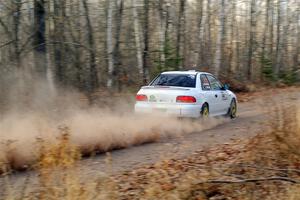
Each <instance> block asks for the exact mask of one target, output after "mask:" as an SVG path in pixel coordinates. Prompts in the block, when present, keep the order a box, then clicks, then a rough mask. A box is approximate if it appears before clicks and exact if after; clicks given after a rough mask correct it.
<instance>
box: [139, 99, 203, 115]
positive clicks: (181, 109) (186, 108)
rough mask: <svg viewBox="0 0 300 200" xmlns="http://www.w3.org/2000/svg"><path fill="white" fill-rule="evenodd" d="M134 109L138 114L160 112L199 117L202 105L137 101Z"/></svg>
mask: <svg viewBox="0 0 300 200" xmlns="http://www.w3.org/2000/svg"><path fill="white" fill-rule="evenodd" d="M134 110H135V113H137V114H152V113H159V114H163V115H170V116H175V117H187V118H198V117H200V112H201V106H199V105H196V104H151V103H144V102H137V103H136V104H135V109H134Z"/></svg>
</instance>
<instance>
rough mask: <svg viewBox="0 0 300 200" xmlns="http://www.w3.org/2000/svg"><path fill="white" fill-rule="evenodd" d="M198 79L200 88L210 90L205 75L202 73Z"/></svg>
mask: <svg viewBox="0 0 300 200" xmlns="http://www.w3.org/2000/svg"><path fill="white" fill-rule="evenodd" d="M200 79H201V86H202V90H211V87H210V84H209V81H208V79H207V77H206V75H204V74H202V75H201V76H200Z"/></svg>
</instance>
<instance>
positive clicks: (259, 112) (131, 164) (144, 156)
mask: <svg viewBox="0 0 300 200" xmlns="http://www.w3.org/2000/svg"><path fill="white" fill-rule="evenodd" d="M299 99H300V90H299V89H293V90H287V91H282V92H281V91H274V92H267V95H266V94H264V95H263V97H257V98H254V99H253V100H250V101H249V102H246V103H240V104H239V112H238V117H237V118H236V119H234V120H228V121H225V122H224V123H222V124H220V125H218V126H216V127H214V128H211V129H209V130H205V131H199V132H197V131H195V132H193V133H190V134H187V135H184V136H181V137H177V138H171V139H170V138H168V139H163V140H161V141H158V142H156V143H148V144H144V145H140V146H133V147H129V148H126V149H122V150H115V151H113V152H111V153H110V156H109V157H110V159H111V160H112V162H109V163H110V164H108V163H107V160H108V157H107V155H106V154H100V155H97V156H95V157H92V158H86V159H83V160H82V161H80V163H79V164H78V170H79V171H80V176H81V179H82V180H85V179H89V180H90V179H94V178H97V177H99V176H100V175H101V174H103V173H118V172H122V171H127V170H131V169H133V168H137V167H140V166H143V165H147V164H152V163H155V162H157V161H160V160H164V159H169V158H175V159H176V158H180V157H185V156H187V155H190V154H192V153H193V152H195V151H196V150H199V149H203V148H204V149H205V148H208V147H211V146H213V145H216V144H224V143H230V141H232V140H238V139H245V138H250V137H252V136H254V135H256V134H257V133H260V132H264V131H267V129H268V121H269V119H270V117H271V113H272V111H271V108H273V107H274V106H275V105H281V104H283V103H285V104H297V103H299ZM35 179H36V173H35V172H33V171H30V172H18V173H16V174H13V175H11V176H10V181H9V184H10V185H11V187H12V188H18V187H22V186H24V184H28V182H31V184H33V185H34V184H35ZM4 183H6V184H7V181H5V180H4V179H3V178H1V179H0V186H1V184H4ZM0 188H1V187H0ZM0 192H1V191H0Z"/></svg>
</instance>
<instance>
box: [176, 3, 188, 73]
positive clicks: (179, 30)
mask: <svg viewBox="0 0 300 200" xmlns="http://www.w3.org/2000/svg"><path fill="white" fill-rule="evenodd" d="M185 2H186V1H185V0H180V5H179V14H178V21H177V33H176V68H177V69H181V68H182V63H184V62H182V61H181V60H182V54H181V43H182V35H183V33H182V32H183V30H182V27H183V26H184V21H185V19H184V15H185Z"/></svg>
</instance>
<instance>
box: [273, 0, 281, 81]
mask: <svg viewBox="0 0 300 200" xmlns="http://www.w3.org/2000/svg"><path fill="white" fill-rule="evenodd" d="M275 54H276V57H275V60H276V63H275V69H274V73H275V77H276V78H278V76H279V72H280V60H281V55H280V54H281V0H278V2H277V27H276V52H275Z"/></svg>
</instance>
